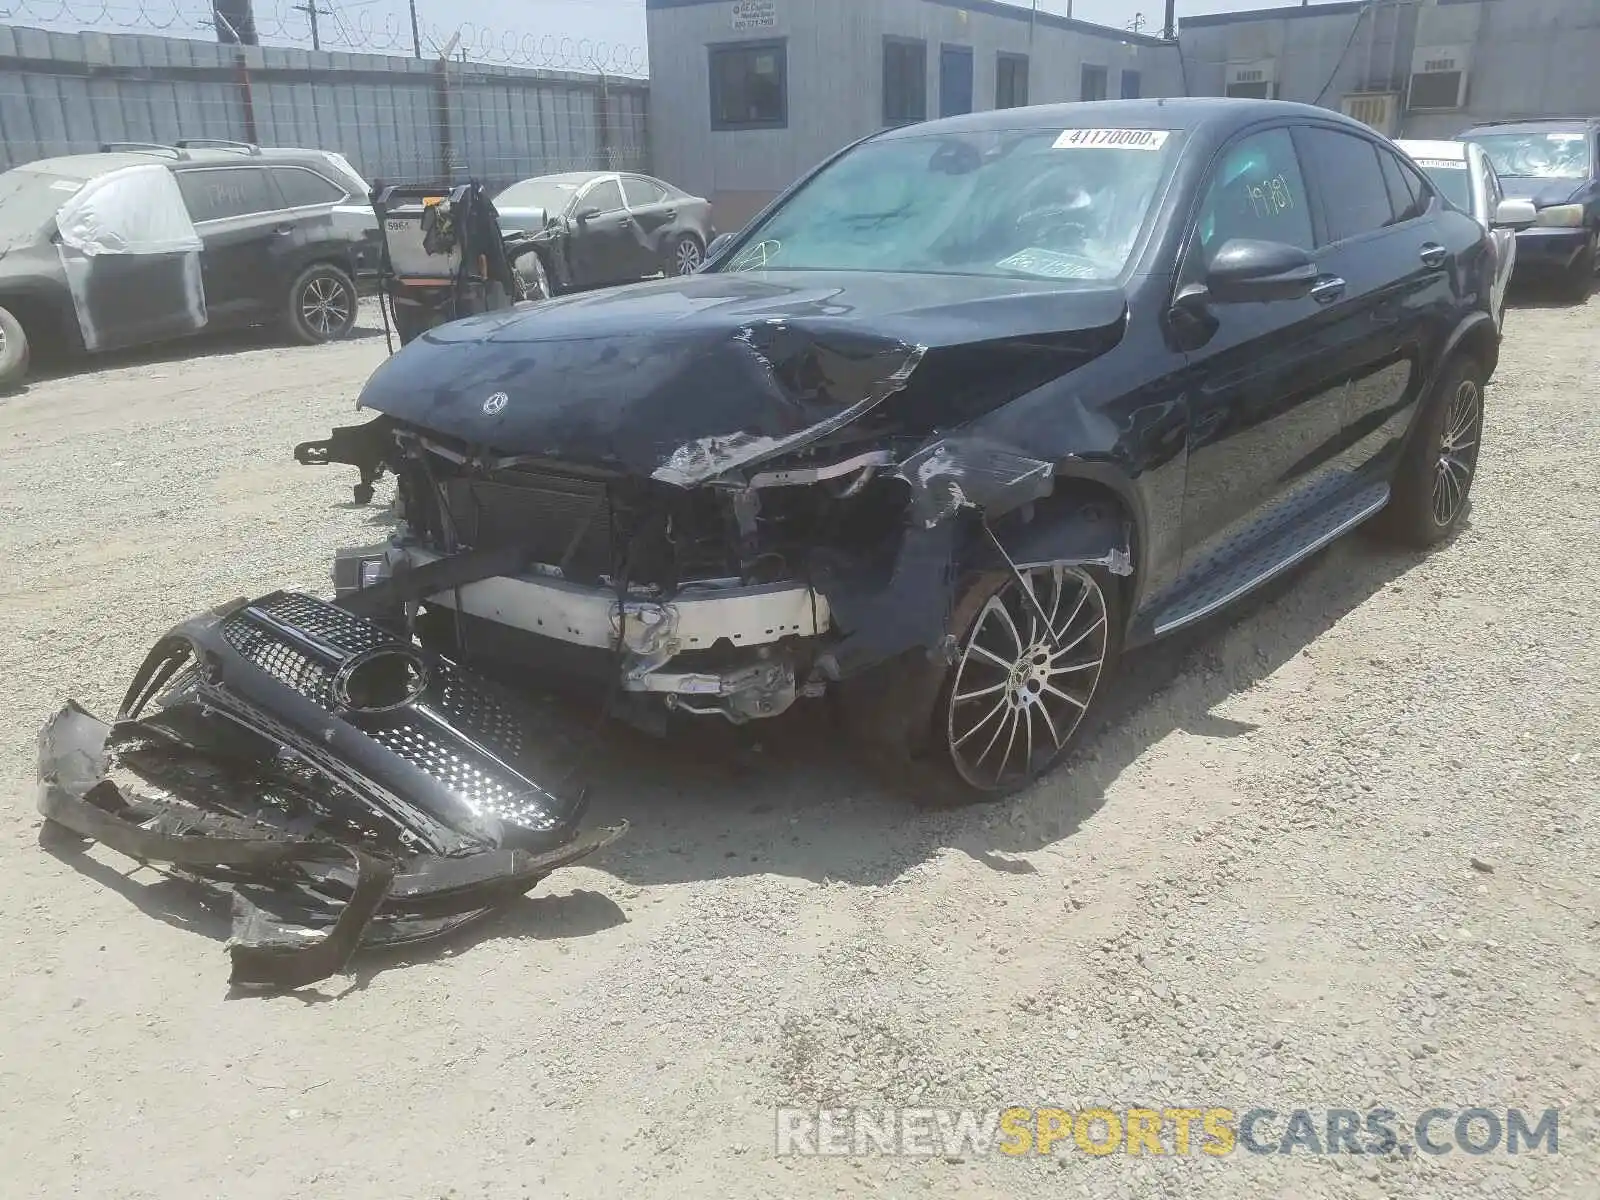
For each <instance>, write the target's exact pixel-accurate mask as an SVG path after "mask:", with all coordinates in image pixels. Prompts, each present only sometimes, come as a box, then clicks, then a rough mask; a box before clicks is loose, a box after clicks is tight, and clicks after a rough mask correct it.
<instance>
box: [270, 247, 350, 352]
mask: <svg viewBox="0 0 1600 1200" xmlns="http://www.w3.org/2000/svg"><path fill="white" fill-rule="evenodd" d="M355 323H356V285H355V283H354V281H353V280H351V278H350V276H349V275H347V274H346V273H345V272H344V271H341V270H340V269H339V268H338V267H336V266H334V265H333V264H332V263H316V264H315V265H313V266H310V267H307V268H306V269H305V270H304V271H302V272H301V273H300V275H299V277H298V278H297V279H296V280H295V281H294V284H293V286H291V287H290V288H289V312H288V321H287V324H288V327H289V332H290V334H291V335H293V336H294V338H295V339H296V340H297V341H301V342H304V343H305V344H306V345H308V346H315V345H320V344H321V343H323V342H336V341H339V340H340V339H342V338H345V337H348V336H349V335H350V331H351V330H352V329H353V328H355Z"/></svg>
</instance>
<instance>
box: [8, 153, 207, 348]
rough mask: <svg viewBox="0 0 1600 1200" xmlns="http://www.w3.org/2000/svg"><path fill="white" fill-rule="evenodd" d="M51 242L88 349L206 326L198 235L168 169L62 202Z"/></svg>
mask: <svg viewBox="0 0 1600 1200" xmlns="http://www.w3.org/2000/svg"><path fill="white" fill-rule="evenodd" d="M50 240H51V249H50V251H49V253H50V254H51V255H52V256H53V257H54V258H55V259H56V260H57V261H58V262H59V264H60V270H61V272H62V273H63V275H64V278H65V282H66V285H67V290H68V293H69V295H70V297H71V300H72V306H73V313H74V316H75V317H76V319H77V325H78V330H79V333H80V334H81V335H82V339H83V345H84V348H85V349H86V350H90V351H100V350H113V349H120V348H122V347H126V346H135V345H141V344H144V343H148V342H157V341H165V340H167V339H169V338H175V337H182V336H185V335H187V334H192V333H195V332H198V331H199V330H200V329H202V328H204V327H205V324H206V308H205V297H204V291H203V285H202V281H201V268H200V246H199V242H198V235H197V233H196V231H195V229H194V226H193V223H192V222H191V221H190V219H189V216H188V213H187V211H186V209H185V206H184V202H183V197H182V195H181V193H180V192H179V189H178V185H177V183H176V181H175V180H174V179H173V176H172V174H171V173H170V172H169V171H168V170H167V169H166V167H164V166H149V167H143V168H138V169H135V170H132V171H128V172H123V173H121V174H119V175H118V176H116V177H114V178H113V177H105V178H102V179H97V180H93V181H90V182H89V183H88V184H86V185H84V186H83V187H81V188H79V189H78V190H77V191H76V193H75V194H74V195H72V197H71V198H70V199H69V200H67V201H66V202H65V203H64V204H63V206H62V208H61V209H60V211H59V212H58V214H57V217H56V229H55V232H54V234H53V235H52V237H51V239H50ZM17 257H20V256H17Z"/></svg>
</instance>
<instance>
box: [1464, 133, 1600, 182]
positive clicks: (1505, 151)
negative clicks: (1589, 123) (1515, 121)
mask: <svg viewBox="0 0 1600 1200" xmlns="http://www.w3.org/2000/svg"><path fill="white" fill-rule="evenodd" d="M1472 141H1474V142H1477V143H1478V145H1480V146H1482V147H1483V148H1484V150H1485V151H1487V152H1488V155H1489V160H1490V161H1491V162H1493V163H1494V169H1495V170H1496V171H1498V172H1499V173H1500V174H1501V175H1510V176H1512V177H1513V178H1518V179H1588V178H1589V172H1590V170H1591V169H1592V162H1591V157H1592V156H1591V154H1590V149H1589V138H1588V135H1587V134H1584V133H1580V132H1565V131H1557V132H1553V133H1475V134H1473V135H1472Z"/></svg>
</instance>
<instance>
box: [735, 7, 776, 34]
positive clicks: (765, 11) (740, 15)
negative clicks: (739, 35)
mask: <svg viewBox="0 0 1600 1200" xmlns="http://www.w3.org/2000/svg"><path fill="white" fill-rule="evenodd" d="M777 23H778V0H734V5H733V27H734V28H735V29H771V28H773V27H774V26H775V25H777Z"/></svg>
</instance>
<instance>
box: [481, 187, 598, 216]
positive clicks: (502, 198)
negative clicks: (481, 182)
mask: <svg viewBox="0 0 1600 1200" xmlns="http://www.w3.org/2000/svg"><path fill="white" fill-rule="evenodd" d="M580 186H582V185H581V184H576V183H554V182H552V181H551V180H548V179H524V180H523V181H522V182H521V183H513V184H512V185H511V186H510V187H508V188H507V189H506V190H505V191H503V192H501V193H500V194H499V195H498V196H496V197H495V198H494V204H495V207H496V208H542V209H543V210H544V211H545V212H547V213H550V214H551V215H552V216H553V215H555V214H556V213H560V212H565V211H566V207H567V205H568V204H570V203H571V202H572V198H573V196H575V195H577V194H578V188H579V187H580Z"/></svg>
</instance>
